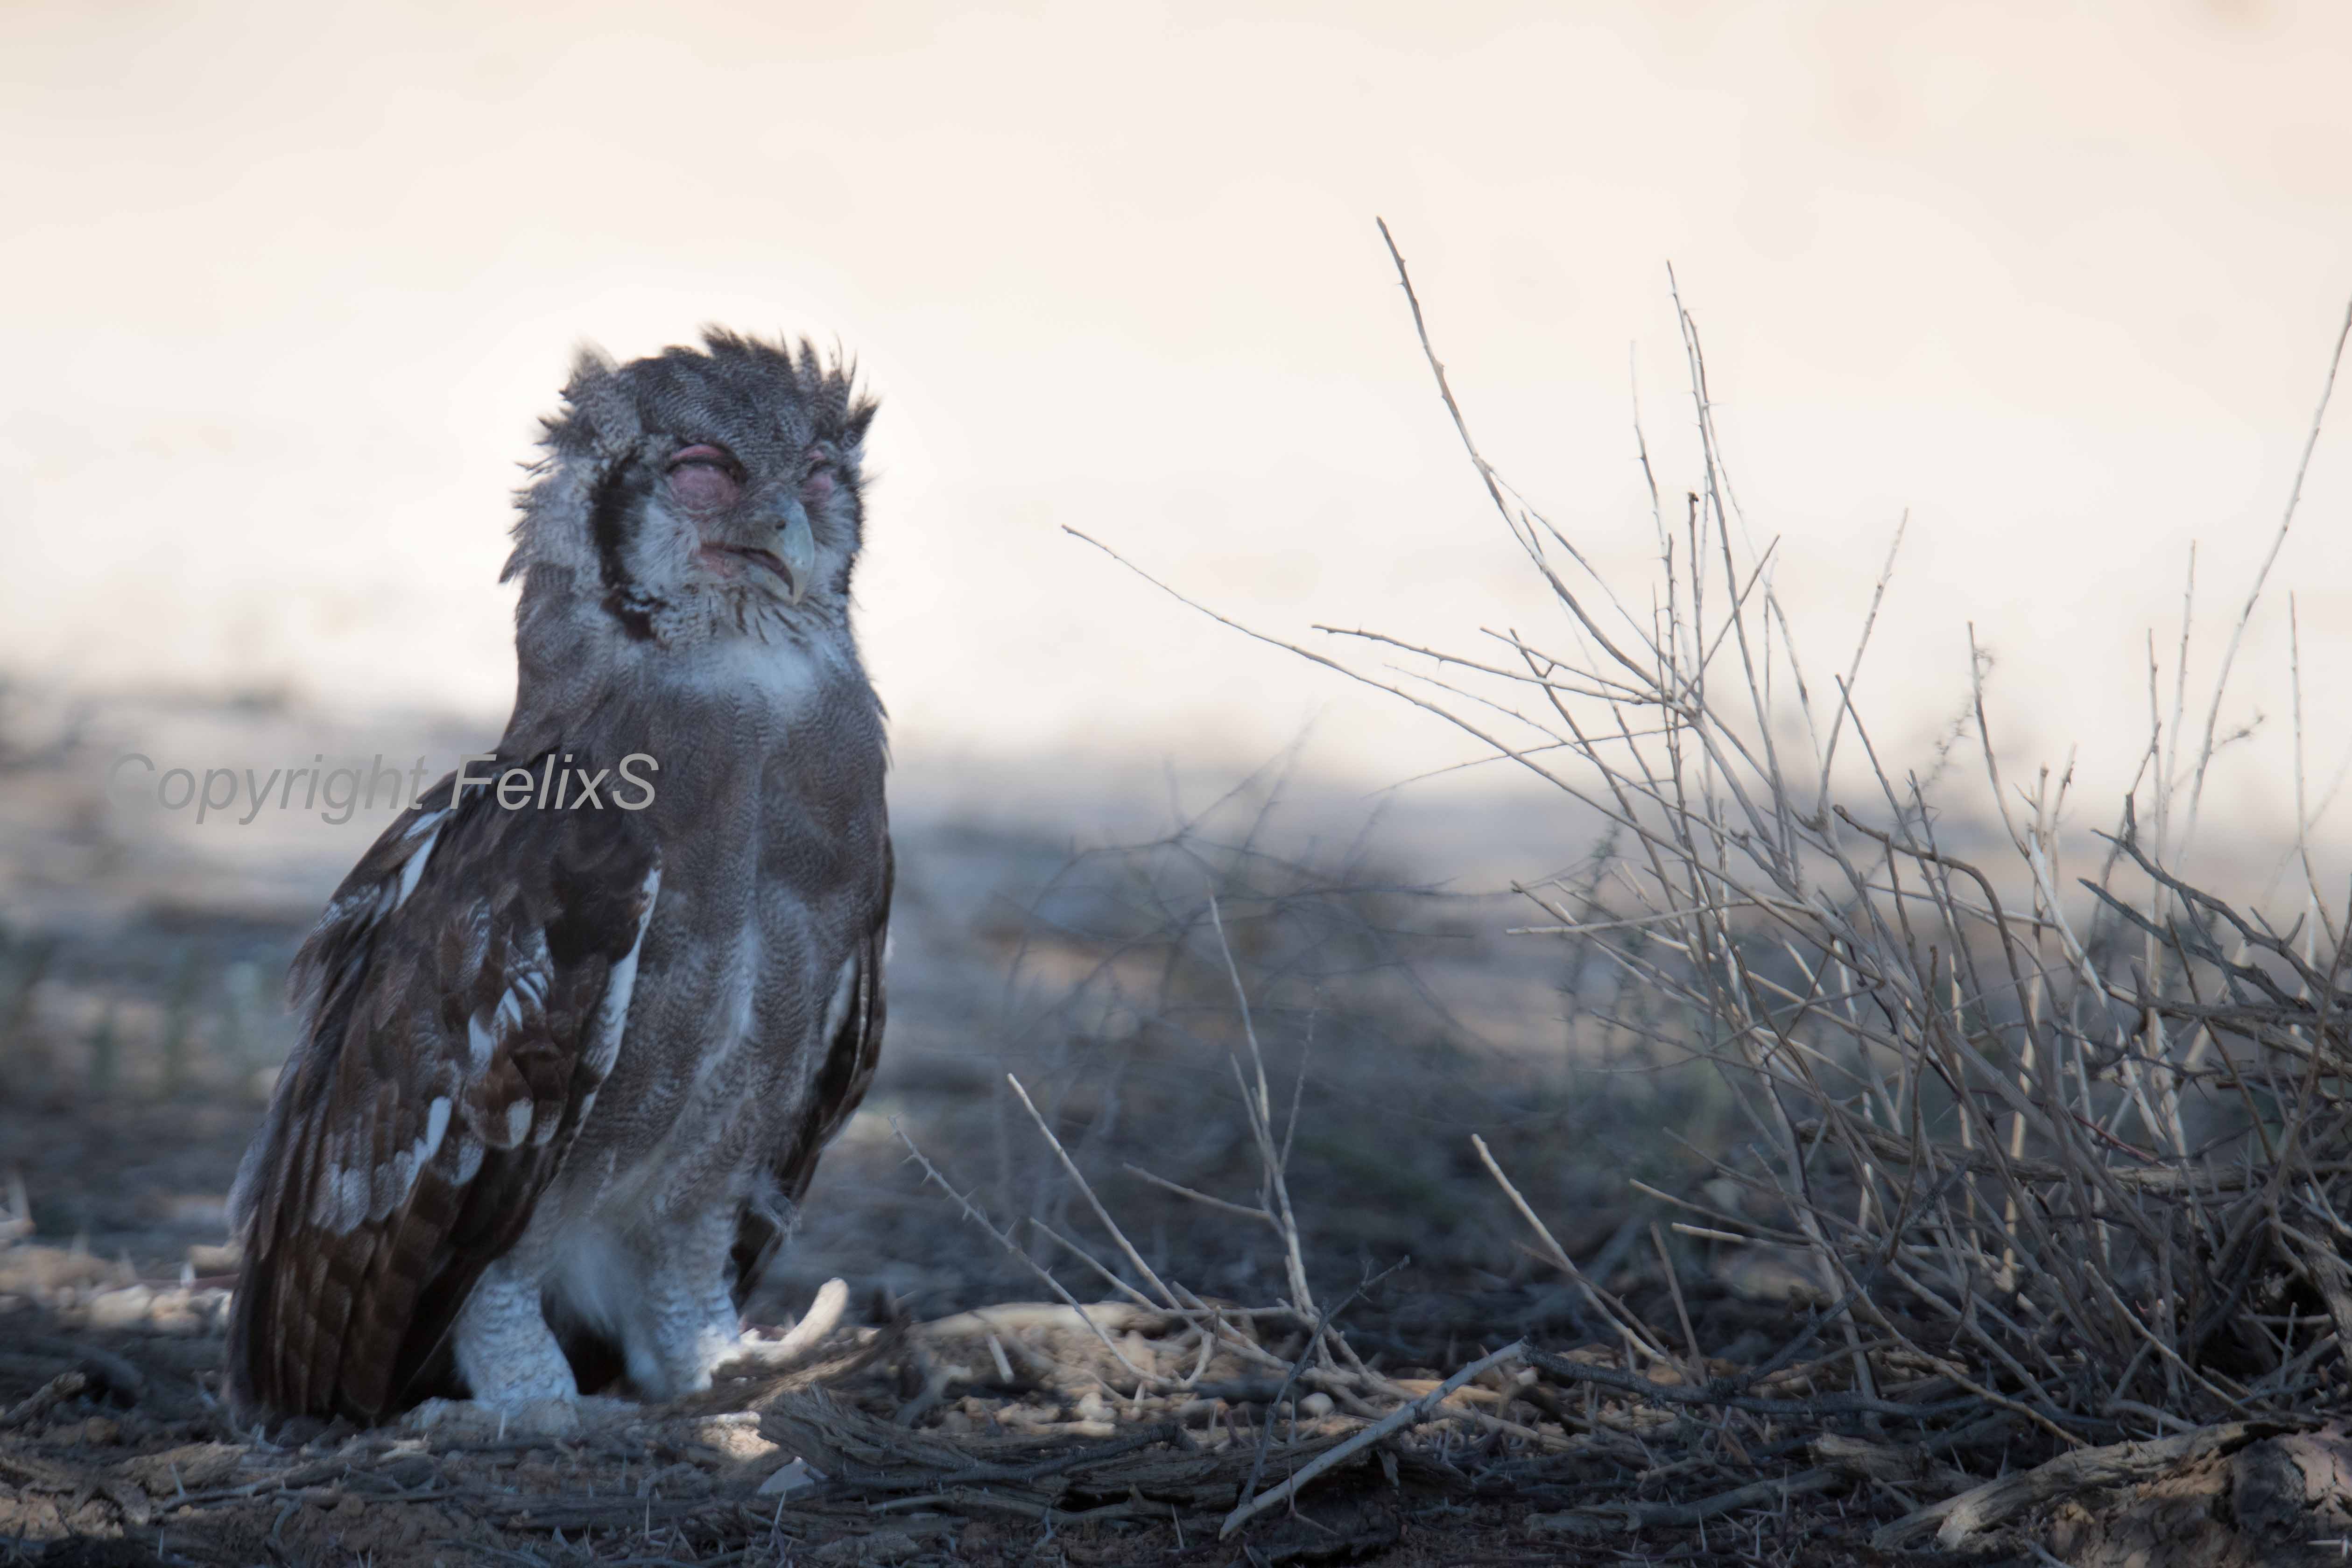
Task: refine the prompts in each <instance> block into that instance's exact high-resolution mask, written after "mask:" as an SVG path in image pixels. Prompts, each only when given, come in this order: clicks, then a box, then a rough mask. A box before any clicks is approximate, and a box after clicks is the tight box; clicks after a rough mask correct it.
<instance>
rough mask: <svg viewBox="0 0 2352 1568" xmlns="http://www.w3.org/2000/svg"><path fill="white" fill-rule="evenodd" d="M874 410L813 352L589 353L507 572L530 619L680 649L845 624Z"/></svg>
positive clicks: (711, 335) (549, 433)
mask: <svg viewBox="0 0 2352 1568" xmlns="http://www.w3.org/2000/svg"><path fill="white" fill-rule="evenodd" d="M874 408H875V405H874V402H873V400H872V399H871V398H869V397H866V396H865V395H863V394H862V393H860V392H858V391H857V390H856V387H855V386H854V385H853V377H852V373H851V371H850V370H849V369H848V367H847V366H845V365H844V364H843V363H841V362H840V361H826V360H824V359H822V358H820V356H819V355H818V354H817V351H816V350H815V349H814V347H812V346H811V345H810V344H809V343H807V342H806V341H803V342H802V343H801V344H799V345H798V347H797V348H795V347H794V346H793V345H791V344H788V343H765V342H761V341H760V340H757V339H754V338H745V337H740V336H738V335H736V334H735V333H732V332H729V331H724V330H721V329H716V328H713V329H708V330H706V332H705V333H704V335H703V340H702V346H701V347H700V348H685V347H681V348H673V349H666V350H663V351H662V352H660V353H658V354H655V355H651V356H649V357H647V358H646V359H642V360H635V361H631V362H630V363H628V364H625V365H615V364H614V362H613V361H611V360H609V359H607V358H606V357H605V356H604V354H602V353H600V352H598V351H597V350H593V349H587V350H582V352H581V354H580V357H579V359H578V361H577V362H576V363H575V364H574V365H573V367H572V379H571V381H570V382H568V383H567V384H566V385H565V387H564V389H563V409H562V413H558V414H557V415H555V416H554V417H552V418H551V419H549V420H547V421H546V422H545V425H544V434H542V436H541V447H542V448H543V451H544V454H545V455H544V456H543V457H542V458H541V461H540V462H539V464H538V465H536V466H535V468H534V470H533V475H534V476H533V478H532V481H531V483H530V485H529V486H526V487H525V488H524V490H523V491H522V492H521V495H520V497H519V501H520V508H521V514H522V515H521V517H520V520H519V521H518V522H517V523H516V525H515V529H514V538H515V548H514V554H513V555H512V556H511V557H510V558H509V559H508V561H507V566H506V570H505V572H504V573H503V574H502V576H501V579H500V580H502V581H503V580H506V579H507V578H512V577H515V576H517V575H520V576H521V577H522V579H523V602H522V606H521V614H522V619H523V622H524V624H525V626H526V627H528V626H529V625H530V623H531V622H532V621H533V619H534V617H535V616H537V615H553V616H555V617H557V618H559V619H561V620H562V621H563V622H567V623H569V626H570V629H571V631H572V633H573V634H574V635H577V634H579V633H581V632H591V633H603V634H606V635H609V636H611V637H613V638H615V639H618V640H621V641H623V642H626V643H656V644H673V643H680V642H694V641H700V640H703V639H708V638H718V637H725V636H730V635H741V634H750V635H755V636H760V637H763V638H764V637H768V636H770V635H771V634H772V633H774V632H779V631H782V632H789V631H791V630H793V629H795V628H800V629H814V628H817V627H822V626H834V625H840V624H842V623H843V622H844V618H845V613H846V607H847V603H848V597H849V579H850V572H851V570H852V568H853V567H854V566H855V565H856V559H857V549H858V544H859V541H860V529H861V526H862V523H863V519H864V511H863V507H862V504H861V500H860V494H859V491H860V485H861V472H860V463H861V459H862V457H863V455H864V444H865V439H866V425H867V424H868V423H870V422H871V421H872V419H873V417H874ZM569 640H570V639H567V641H569Z"/></svg>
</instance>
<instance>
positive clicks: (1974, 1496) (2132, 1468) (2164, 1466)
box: [1870, 1421, 2294, 1552]
mask: <svg viewBox="0 0 2352 1568" xmlns="http://www.w3.org/2000/svg"><path fill="white" fill-rule="evenodd" d="M2293 1429H2294V1427H2293V1426H2292V1424H2290V1423H2287V1422H2284V1421H2232V1422H2230V1423H2229V1424H2227V1425H2226V1426H2221V1427H2204V1428H2203V1429H2201V1430H2200V1431H2195V1432H2190V1433H2188V1434H2186V1435H2184V1436H2182V1437H2162V1438H2158V1440H2156V1441H2154V1442H2149V1443H2116V1444H2115V1445H2113V1446H2111V1447H2108V1448H2077V1449H2075V1450H2074V1452H2072V1453H2068V1454H2061V1455H2059V1456H2058V1457H2057V1458H2054V1459H2052V1460H2051V1461H2050V1462H2049V1463H2047V1464H2044V1465H2038V1466H2036V1467H2035V1468H2033V1469H2030V1470H2025V1471H2022V1472H2021V1473H2019V1474H2017V1475H2013V1476H2003V1477H2002V1478H2001V1479H1999V1480H1997V1481H1987V1482H1986V1483H1985V1484H1984V1485H1982V1486H1980V1487H1978V1488H1977V1489H1976V1490H1973V1491H1964V1492H1962V1493H1961V1494H1960V1495H1959V1496H1958V1497H1954V1498H1947V1499H1945V1500H1943V1501H1942V1502H1939V1503H1936V1504H1934V1505H1932V1506H1931V1507H1927V1508H1923V1509H1920V1510H1919V1511H1916V1512H1915V1513H1907V1514H1905V1515H1904V1516H1903V1517H1902V1518H1901V1519H1898V1520H1896V1521H1895V1522H1894V1523H1892V1524H1888V1525H1885V1526H1883V1527H1881V1528H1880V1529H1879V1531H1877V1533H1875V1534H1874V1535H1873V1536H1872V1537H1871V1542H1870V1543H1871V1544H1872V1545H1873V1546H1874V1547H1876V1548H1877V1549H1878V1550H1879V1551H1881V1552H1894V1551H1899V1550H1901V1549H1902V1546H1903V1543H1904V1542H1906V1541H1908V1540H1910V1539H1911V1538H1912V1537H1913V1536H1916V1535H1917V1534H1918V1533H1919V1532H1920V1531H1923V1530H1925V1529H1927V1527H1928V1526H1929V1525H1931V1524H1933V1525H1937V1527H1938V1528H1937V1531H1936V1542H1937V1545H1939V1546H1941V1547H1943V1548H1944V1550H1946V1551H1948V1552H1956V1551H1958V1550H1960V1549H1961V1548H1962V1547H1964V1546H1965V1545H1966V1544H1967V1543H1968V1542H1969V1541H1970V1540H1971V1539H1972V1538H1973V1537H1975V1536H1978V1535H1980V1534H1982V1533H1984V1532H1985V1531H1989V1530H1995V1529H1998V1528H2000V1525H2001V1524H2002V1523H2004V1522H2005V1521H2009V1520H2011V1519H2014V1518H2016V1517H2017V1516H2018V1515H2019V1514H2020V1513H2022V1512H2024V1511H2026V1510H2027V1509H2029V1508H2032V1507H2033V1506H2034V1505H2035V1504H2036V1503H2041V1502H2046V1501H2048V1500H2050V1499H2052V1498H2054V1497H2064V1496H2067V1495H2069V1494H2071V1493H2074V1492H2078V1491H2084V1490H2088V1489H2090V1488H2093V1487H2110V1486H2122V1485H2126V1484H2127V1483H2129V1482H2133V1481H2142V1480H2147V1479H2150V1478H2152V1477H2156V1476H2160V1475H2163V1474H2165V1473H2166V1472H2167V1471H2168V1470H2170V1469H2174V1468H2175V1467H2176V1466H2179V1465H2180V1464H2183V1463H2186V1462H2187V1461H2189V1460H2191V1459H2200V1458H2207V1457H2209V1456H2218V1455H2226V1454H2232V1453H2235V1452H2237V1450H2239V1449H2240V1448H2244V1447H2246V1446H2247V1445H2248V1444H2250V1443H2253V1442H2256V1441H2259V1440H2260V1439H2262V1438H2264V1437H2275V1436H2277V1435H2278V1434H2279V1433H2281V1432H2287V1431H2292V1430H2293Z"/></svg>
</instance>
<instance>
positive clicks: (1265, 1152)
mask: <svg viewBox="0 0 2352 1568" xmlns="http://www.w3.org/2000/svg"><path fill="white" fill-rule="evenodd" d="M1209 924H1210V925H1211V926H1213V928H1214V929H1215V931H1216V933H1217V951H1218V952H1220V953H1221V954H1223V956H1224V960H1225V973H1226V974H1227V975H1228V976H1230V977H1232V979H1233V982H1234V1004H1235V1006H1237V1007H1238V1008H1239V1009H1241V1016H1242V1038H1243V1039H1244V1040H1246V1041H1247V1042H1248V1044H1249V1053H1250V1065H1251V1066H1252V1067H1253V1068H1254V1069H1255V1071H1256V1074H1257V1096H1256V1098H1255V1099H1252V1098H1251V1097H1250V1091H1249V1085H1247V1084H1246V1083H1244V1084H1243V1085H1242V1098H1243V1100H1244V1102H1246V1103H1248V1106H1249V1117H1250V1132H1251V1133H1252V1134H1253V1135H1254V1136H1255V1138H1256V1140H1257V1157H1258V1165H1259V1171H1260V1176H1261V1180H1262V1183H1263V1189H1264V1191H1265V1194H1266V1196H1267V1197H1270V1198H1271V1199H1272V1201H1271V1202H1269V1203H1266V1204H1265V1205H1264V1206H1263V1207H1265V1209H1266V1211H1267V1213H1268V1214H1269V1215H1276V1216H1278V1217H1279V1220H1278V1223H1277V1225H1276V1229H1278V1230H1279V1231H1280V1232H1281V1233H1282V1259H1283V1264H1284V1267H1285V1268H1286V1270H1288V1272H1289V1275H1290V1304H1291V1305H1292V1306H1295V1307H1297V1309H1298V1310H1299V1312H1301V1313H1302V1314H1306V1315H1308V1316H1312V1315H1313V1314H1314V1312H1315V1297H1314V1295H1313V1294H1312V1292H1310V1291H1308V1290H1307V1258H1306V1254H1305V1253H1304V1251H1303V1250H1302V1249H1301V1248H1300V1246H1299V1241H1298V1220H1297V1216H1296V1215H1294V1214H1293V1213H1292V1212H1291V1207H1290V1185H1289V1183H1288V1181H1286V1179H1285V1176H1284V1173H1283V1160H1282V1156H1281V1155H1280V1154H1279V1153H1277V1152H1276V1149H1275V1146H1274V1096H1273V1094H1272V1092H1270V1091H1269V1090H1268V1089H1267V1088H1266V1083H1265V1054H1264V1053H1263V1052H1262V1051H1259V1050H1258V1044H1257V1024H1256V1023H1255V1021H1254V1020H1253V1019H1251V1017H1250V1005H1249V990H1248V988H1246V987H1244V985H1243V984H1242V971H1241V967H1240V966H1239V965H1237V964H1235V963H1234V949H1233V944H1231V943H1229V942H1227V941H1226V940H1225V918H1224V915H1223V914H1222V913H1220V912H1219V910H1218V908H1217V900H1216V898H1215V896H1214V895H1213V894H1212V895H1211V897H1210V899H1209ZM1240 1075H1241V1064H1240V1063H1239V1062H1235V1063H1234V1076H1235V1077H1236V1078H1238V1077H1239V1076H1240Z"/></svg>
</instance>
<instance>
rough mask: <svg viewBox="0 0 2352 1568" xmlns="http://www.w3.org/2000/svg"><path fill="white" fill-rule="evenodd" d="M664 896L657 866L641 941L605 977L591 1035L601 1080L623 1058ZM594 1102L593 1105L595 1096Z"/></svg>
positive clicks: (649, 880) (640, 921)
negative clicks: (642, 958) (632, 1001)
mask: <svg viewBox="0 0 2352 1568" xmlns="http://www.w3.org/2000/svg"><path fill="white" fill-rule="evenodd" d="M660 895H661V867H660V866H658V865H656V866H655V867H654V868H653V869H652V870H650V871H648V872H646V880H645V890H644V897H645V909H644V910H643V912H642V913H640V914H639V915H638V916H637V939H636V940H635V941H634V942H632V943H630V944H629V950H628V951H627V952H625V953H624V954H622V955H621V961H620V962H619V963H617V964H614V966H613V972H612V973H611V974H610V975H608V976H606V977H605V979H604V1000H603V1001H601V1002H600V1003H598V1004H597V1007H596V1021H595V1023H594V1025H593V1028H592V1030H591V1031H590V1034H589V1039H588V1064H589V1067H590V1069H591V1070H592V1071H594V1072H595V1074H596V1075H597V1077H598V1078H599V1079H600V1080H601V1079H602V1078H603V1077H604V1074H605V1073H607V1072H610V1071H612V1070H613V1063H614V1061H616V1060H618V1059H619V1057H620V1054H621V1032H622V1030H624V1029H625V1028H626V1027H627V1025H628V1021H629V998H631V997H632V996H634V995H635V992H636V988H637V955H638V954H640V953H642V952H643V951H645V946H646V926H648V925H652V924H653V918H654V901H655V900H656V898H658V897H659V896H660ZM590 1099H591V1100H592V1101H593V1099H594V1096H593V1095H591V1096H590ZM580 1114H581V1116H582V1117H583V1119H584V1118H585V1117H586V1116H587V1114H588V1108H587V1106H585V1105H583V1106H582V1107H581V1108H580Z"/></svg>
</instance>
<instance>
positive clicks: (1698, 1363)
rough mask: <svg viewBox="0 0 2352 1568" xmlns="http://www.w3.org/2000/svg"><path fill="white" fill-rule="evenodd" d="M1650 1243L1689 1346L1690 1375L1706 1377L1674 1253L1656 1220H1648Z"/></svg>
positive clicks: (1699, 1377)
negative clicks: (1668, 1247)
mask: <svg viewBox="0 0 2352 1568" xmlns="http://www.w3.org/2000/svg"><path fill="white" fill-rule="evenodd" d="M1650 1245H1651V1246H1653V1247H1654V1248H1656V1249H1658V1267H1660V1268H1661V1269H1664V1270H1665V1271H1666V1289H1667V1290H1668V1291H1672V1292H1673V1293H1674V1298H1675V1318H1677V1319H1678V1320H1680V1322H1681V1323H1682V1325H1683V1343H1685V1344H1686V1345H1688V1346H1689V1347H1690V1375H1691V1379H1692V1381H1693V1382H1700V1381H1703V1380H1705V1378H1706V1356H1705V1355H1704V1354H1701V1353H1700V1351H1699V1348H1698V1335H1697V1333H1696V1332H1694V1331H1693V1330H1692V1328H1691V1317H1690V1309H1689V1308H1688V1307H1686V1306H1685V1305H1683V1282H1682V1281H1681V1280H1680V1279H1679V1278H1677V1277H1676V1276H1675V1255H1674V1254H1673V1253H1671V1252H1669V1251H1667V1250H1666V1239H1665V1236H1664V1233H1663V1232H1661V1231H1660V1230H1659V1229H1658V1222H1657V1221H1656V1220H1652V1221H1650Z"/></svg>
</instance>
